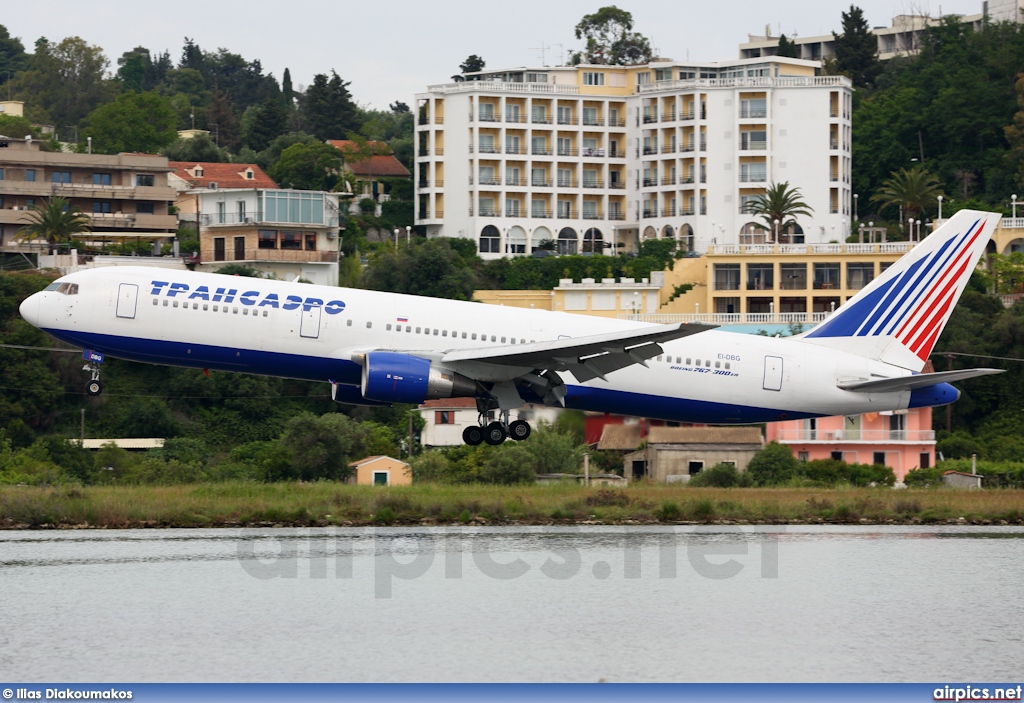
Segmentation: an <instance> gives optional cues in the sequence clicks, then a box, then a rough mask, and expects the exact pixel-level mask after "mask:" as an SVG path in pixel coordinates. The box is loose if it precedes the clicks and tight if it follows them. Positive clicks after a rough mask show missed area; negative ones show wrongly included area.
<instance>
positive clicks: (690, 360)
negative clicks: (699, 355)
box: [686, 357, 693, 366]
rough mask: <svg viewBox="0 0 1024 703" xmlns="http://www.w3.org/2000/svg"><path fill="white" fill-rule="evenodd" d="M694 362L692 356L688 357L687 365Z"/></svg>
mask: <svg viewBox="0 0 1024 703" xmlns="http://www.w3.org/2000/svg"><path fill="white" fill-rule="evenodd" d="M692 364H693V360H692V359H691V358H690V357H686V365H687V366H690V365H692Z"/></svg>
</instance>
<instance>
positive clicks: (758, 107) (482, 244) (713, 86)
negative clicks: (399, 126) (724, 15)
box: [415, 57, 852, 258]
mask: <svg viewBox="0 0 1024 703" xmlns="http://www.w3.org/2000/svg"><path fill="white" fill-rule="evenodd" d="M819 67H820V65H819V64H818V63H817V62H813V61H802V60H797V59H786V58H778V57H771V58H767V59H755V60H739V61H730V62H721V63H706V64H694V63H687V64H681V63H678V62H673V61H669V60H658V61H655V62H652V63H650V64H645V65H639V66H605V65H601V66H591V65H583V66H561V67H545V68H536V69H532V68H520V69H513V70H508V71H483V72H479V73H473V74H465V75H463V76H460V78H461V79H462V80H458V81H457V82H455V83H448V84H443V85H434V86H430V87H429V88H428V89H427V92H425V93H421V94H419V95H417V96H416V97H417V109H418V119H417V126H416V163H415V183H416V197H417V208H416V223H417V224H418V225H421V226H424V227H425V229H426V231H427V236H428V237H463V238H469V239H473V240H475V241H476V242H477V245H478V250H479V252H480V254H481V256H483V257H484V258H497V257H501V256H506V255H517V254H528V253H530V252H531V251H533V250H536V249H538V248H545V247H554V248H555V249H556V250H557V251H558V252H559V253H578V252H600V251H602V250H604V249H608V248H611V247H614V248H615V249H616V250H618V251H623V250H625V251H630V250H634V249H635V248H636V247H637V246H638V245H639V242H640V241H641V240H644V239H655V238H656V239H663V238H670V239H676V240H678V241H679V242H680V246H681V247H685V248H687V249H689V250H693V251H704V250H705V249H706V247H707V246H710V245H714V244H759V243H764V242H767V241H774V240H775V238H776V236H778V239H779V241H781V242H786V243H805V242H806V243H824V242H829V241H842V240H844V239H845V238H846V236H847V235H848V234H849V232H850V215H851V207H852V206H851V193H850V140H851V127H850V111H851V97H852V93H851V90H852V88H851V84H850V81H849V80H848V79H847V78H845V77H842V76H817V75H815V74H816V72H817V70H818V68H819ZM782 181H785V182H788V183H789V184H790V185H791V186H793V187H797V188H799V189H800V191H801V193H802V195H803V199H804V201H805V202H806V203H807V204H808V205H810V206H811V208H812V210H813V215H812V216H811V217H802V218H798V224H797V226H796V227H795V228H793V229H792V231H781V232H777V233H776V232H772V231H770V230H764V229H761V228H759V227H758V226H757V225H756V222H757V218H755V217H754V216H752V215H750V214H748V213H747V212H746V206H747V203H748V202H749V201H750V200H751V199H752V198H754V197H756V196H757V195H759V194H762V193H764V190H765V187H766V186H767V185H768V184H769V183H770V182H782Z"/></svg>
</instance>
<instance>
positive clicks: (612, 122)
mask: <svg viewBox="0 0 1024 703" xmlns="http://www.w3.org/2000/svg"><path fill="white" fill-rule="evenodd" d="M608 126H609V127H625V126H626V120H608Z"/></svg>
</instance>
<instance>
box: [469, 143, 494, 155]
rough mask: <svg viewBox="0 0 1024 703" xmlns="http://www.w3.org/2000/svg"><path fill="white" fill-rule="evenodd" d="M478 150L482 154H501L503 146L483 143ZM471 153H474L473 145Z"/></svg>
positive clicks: (470, 148)
mask: <svg viewBox="0 0 1024 703" xmlns="http://www.w3.org/2000/svg"><path fill="white" fill-rule="evenodd" d="M477 152H478V153H480V154H500V153H501V147H500V146H499V145H497V144H481V145H480V146H479V148H478V149H477ZM469 153H471V154H472V153H473V146H472V145H470V147H469Z"/></svg>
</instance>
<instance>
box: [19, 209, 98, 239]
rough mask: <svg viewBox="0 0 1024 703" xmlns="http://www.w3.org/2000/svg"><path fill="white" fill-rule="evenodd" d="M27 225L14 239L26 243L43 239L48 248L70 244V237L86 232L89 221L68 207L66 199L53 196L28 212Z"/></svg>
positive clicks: (83, 214)
mask: <svg viewBox="0 0 1024 703" xmlns="http://www.w3.org/2000/svg"><path fill="white" fill-rule="evenodd" d="M28 219H29V223H28V224H27V225H25V226H24V227H22V228H21V229H20V230H18V233H17V234H16V235H14V238H15V239H16V240H18V241H22V242H27V241H32V240H34V239H45V240H46V243H47V244H48V245H49V246H51V247H52V246H54V245H58V244H68V246H70V244H71V237H72V236H73V235H76V234H79V233H80V232H88V231H89V225H90V220H89V216H88V215H86V214H85V213H83V212H82V211H81V209H79V208H78V206H77V205H76V206H70V205H69V204H68V201H67V199H66V198H62V197H60V196H54V197H52V198H47V199H46V200H44V201H42V202H41V203H39V204H38V205H36V206H35V207H33V208H32V209H31V210H30V211H29V215H28Z"/></svg>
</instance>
